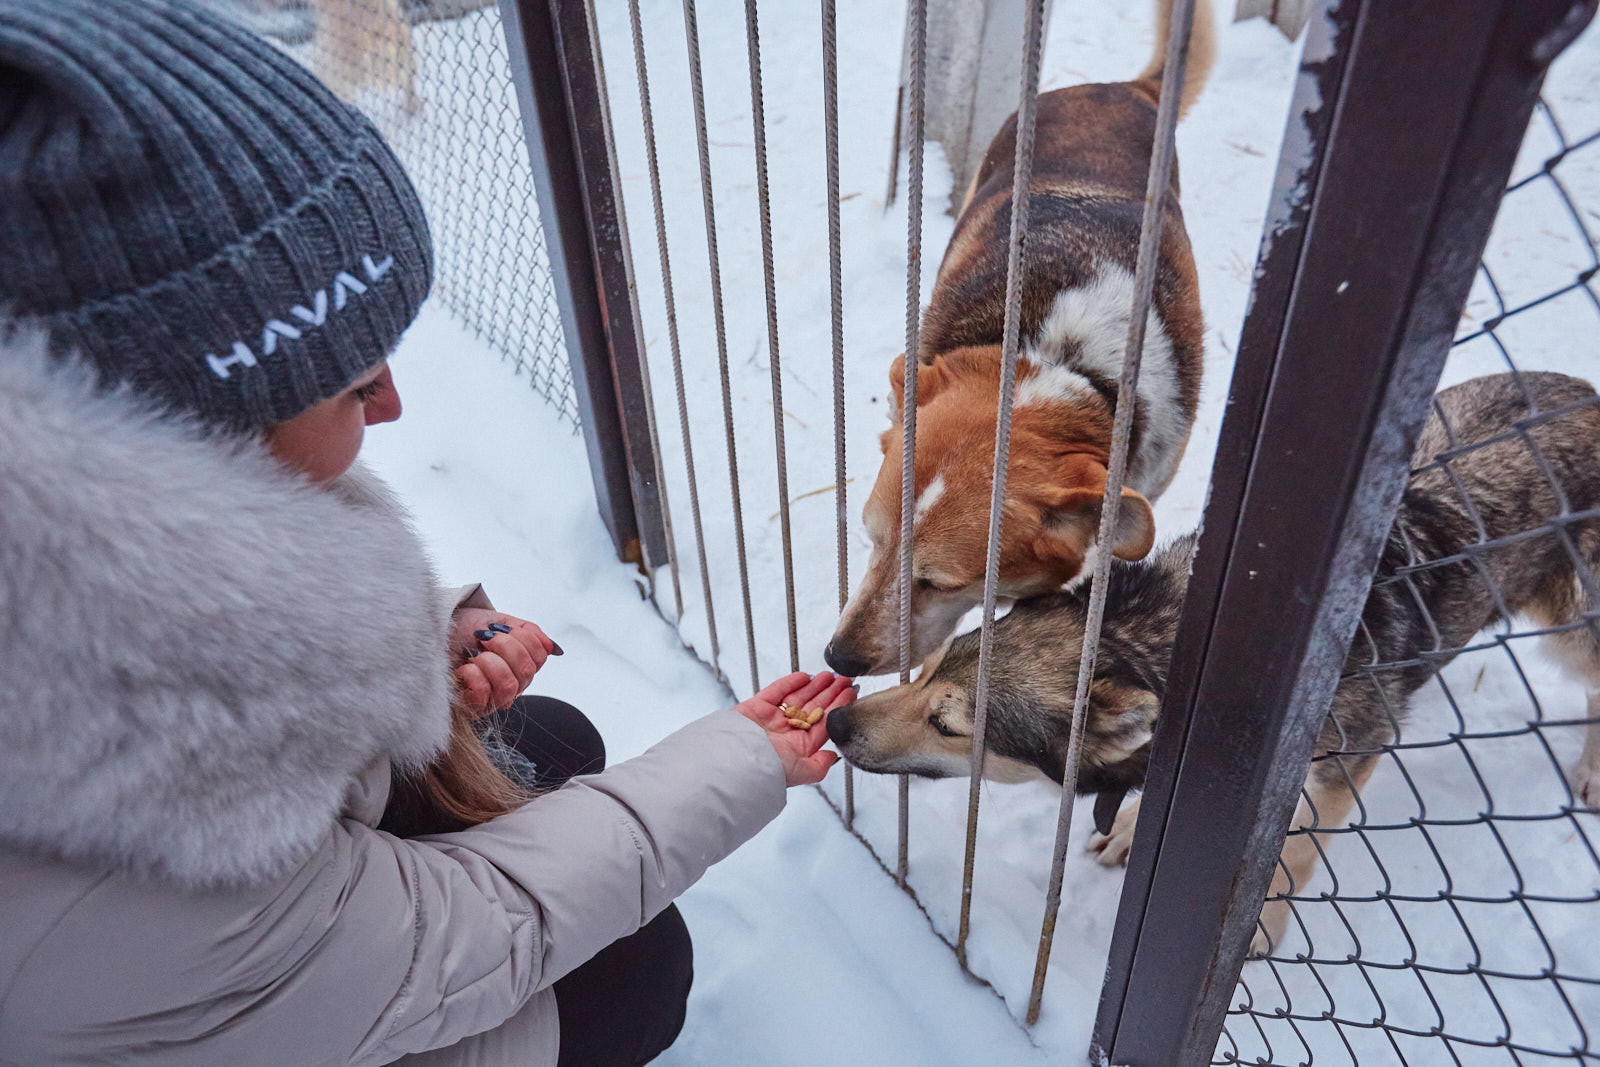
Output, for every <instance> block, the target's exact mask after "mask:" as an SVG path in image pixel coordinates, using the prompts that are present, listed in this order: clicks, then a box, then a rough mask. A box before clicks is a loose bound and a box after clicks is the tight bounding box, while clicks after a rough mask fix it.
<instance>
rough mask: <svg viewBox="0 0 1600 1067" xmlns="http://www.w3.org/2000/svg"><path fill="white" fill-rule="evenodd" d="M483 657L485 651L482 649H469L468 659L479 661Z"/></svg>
mask: <svg viewBox="0 0 1600 1067" xmlns="http://www.w3.org/2000/svg"><path fill="white" fill-rule="evenodd" d="M481 655H483V649H481V648H469V649H467V658H468V659H477V658H478V657H479V656H481Z"/></svg>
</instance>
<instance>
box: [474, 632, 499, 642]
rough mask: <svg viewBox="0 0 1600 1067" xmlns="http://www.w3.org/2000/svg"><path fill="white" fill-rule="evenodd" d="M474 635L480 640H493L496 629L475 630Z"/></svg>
mask: <svg viewBox="0 0 1600 1067" xmlns="http://www.w3.org/2000/svg"><path fill="white" fill-rule="evenodd" d="M472 636H473V637H476V638H477V639H478V640H479V641H493V640H494V631H493V630H474V631H473V633H472Z"/></svg>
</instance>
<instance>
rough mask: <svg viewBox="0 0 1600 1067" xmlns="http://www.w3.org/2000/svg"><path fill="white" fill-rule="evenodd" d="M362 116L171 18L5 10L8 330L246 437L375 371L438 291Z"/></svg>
mask: <svg viewBox="0 0 1600 1067" xmlns="http://www.w3.org/2000/svg"><path fill="white" fill-rule="evenodd" d="M432 260H433V254H432V247H431V244H430V241H429V236H428V229H427V223H426V221H425V220H424V218H423V214H422V205H421V204H420V203H419V202H418V200H417V195H416V192H415V190H413V189H412V187H411V183H410V182H409V181H408V180H407V179H406V176H405V174H404V172H403V171H402V170H401V168H400V163H399V161H398V160H396V159H395V157H394V154H393V153H392V152H391V151H390V150H389V148H388V146H387V145H385V144H384V142H383V139H382V138H381V137H380V136H379V135H378V132H377V131H376V130H375V129H374V128H373V127H372V125H371V123H369V122H368V121H367V120H366V118H365V117H363V116H362V115H361V114H360V113H359V112H357V111H356V110H354V109H353V108H350V107H348V106H346V105H345V104H343V103H341V102H340V101H339V100H338V99H337V98H335V97H334V96H333V94H332V93H330V92H329V91H328V90H327V89H326V88H325V87H324V86H323V85H322V84H321V83H320V82H318V81H317V80H316V79H315V78H313V77H312V76H311V75H310V74H309V73H307V72H306V71H305V70H303V69H302V68H301V67H300V66H299V65H298V64H296V63H295V62H294V61H293V60H291V59H289V58H288V57H286V56H284V55H283V54H282V53H280V52H279V51H277V49H275V48H273V47H272V46H271V45H269V44H267V43H265V42H264V41H262V40H260V39H258V38H256V37H254V36H252V35H251V34H250V33H248V32H247V31H245V30H243V29H241V28H239V27H238V26H236V25H233V24H231V23H229V22H227V21H225V20H223V19H220V18H218V17H216V16H215V15H212V14H210V13H208V12H206V11H204V10H201V9H198V8H196V7H194V6H191V5H189V4H187V3H183V2H181V0H0V314H3V315H4V316H5V317H6V318H7V319H9V320H11V325H13V326H15V325H17V324H38V325H41V326H42V327H43V328H44V329H46V330H47V331H48V333H49V336H50V339H51V343H52V347H53V348H54V349H55V350H57V351H68V350H73V351H77V352H80V353H82V354H83V355H84V356H86V357H87V358H88V359H89V361H90V362H92V363H93V364H94V365H95V367H96V368H97V369H98V371H99V373H100V375H101V378H102V381H103V382H104V383H105V384H106V385H107V386H115V385H118V384H122V383H126V384H127V385H129V386H131V387H132V388H133V389H134V390H136V391H137V392H139V393H142V394H144V395H146V396H148V397H151V398H153V399H155V400H157V401H159V402H160V403H162V404H163V405H165V406H166V407H168V408H170V409H173V410H176V411H179V412H185V413H190V414H194V415H197V416H199V417H200V418H201V419H202V420H204V421H205V422H207V423H210V424H212V425H214V426H218V427H222V428H226V429H229V430H236V431H249V430H254V429H258V428H260V427H263V426H267V425H270V424H272V423H275V422H281V421H283V420H285V419H288V418H290V417H292V416H294V415H296V414H298V413H299V412H301V411H304V410H305V409H306V408H308V407H310V406H311V405H313V404H315V403H317V402H318V401H320V400H324V399H326V398H328V397H330V396H333V395H334V394H336V393H338V392H339V391H341V390H342V389H344V388H345V387H346V386H348V385H349V384H350V382H352V381H354V380H355V379H356V378H358V377H359V376H360V375H361V374H362V373H363V372H365V371H367V370H369V369H370V368H372V367H373V366H374V365H376V364H377V362H378V361H379V360H381V359H383V358H384V357H385V356H387V355H388V354H389V352H390V350H391V349H392V348H393V347H394V344H395V342H396V341H398V340H399V338H400V334H401V333H402V332H403V331H404V330H405V328H406V327H407V326H408V325H410V323H411V320H412V319H413V318H414V317H415V316H416V313H417V308H418V306H419V305H420V304H421V303H422V300H423V297H425V296H426V295H427V292H428V287H429V284H430V282H431V279H432V267H433V263H432Z"/></svg>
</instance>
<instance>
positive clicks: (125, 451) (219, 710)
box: [0, 0, 853, 1065]
mask: <svg viewBox="0 0 1600 1067" xmlns="http://www.w3.org/2000/svg"><path fill="white" fill-rule="evenodd" d="M430 272H431V250H430V246H429V241H428V234H427V229H426V225H425V223H424V220H423V217H422V212H421V209H420V206H419V204H418V202H417V199H416V196H415V193H414V192H413V190H412V189H411V187H410V185H409V183H408V182H407V181H406V179H405V176H404V175H403V173H402V172H401V170H400V167H399V165H398V164H397V162H396V161H395V159H394V157H393V156H392V155H391V154H390V152H389V150H388V149H387V147H386V146H385V145H384V144H383V143H382V141H381V140H380V139H379V138H378V136H377V135H376V133H375V132H374V131H373V130H372V128H371V127H370V126H369V125H368V124H367V123H366V122H365V121H364V120H363V119H362V118H361V117H360V116H359V115H358V114H356V113H355V112H353V111H351V110H350V109H348V108H346V107H344V106H343V105H341V104H340V103H339V102H338V101H337V100H335V99H334V98H333V97H332V96H331V95H329V94H328V93H327V91H326V90H325V89H324V88H323V87H322V86H320V85H319V84H318V83H316V82H315V81H314V80H313V79H311V78H310V77H309V76H308V75H307V74H305V73H304V72H303V71H302V70H301V69H300V68H299V67H297V66H296V65H295V64H293V63H292V62H290V61H288V60H287V59H285V58H283V57H282V56H280V55H279V54H278V53H277V52H275V51H274V50H272V49H271V48H269V47H267V46H264V45H262V44H260V43H258V42H257V41H255V40H254V39H253V38H251V37H249V36H248V35H246V34H244V33H242V32H240V31H238V30H236V29H234V28H232V27H230V26H229V25H227V24H224V23H222V22H220V21H218V20H215V19H213V18H211V17H208V16H206V15H204V14H202V13H199V12H196V11H194V10H192V9H190V8H188V7H185V6H182V5H180V4H178V3H175V2H172V0H6V3H5V4H3V5H0V307H5V308H8V309H9V311H8V312H7V315H8V322H9V325H8V327H7V329H6V330H5V339H4V341H3V342H0V677H3V678H4V686H3V687H0V899H3V900H4V902H5V911H6V915H5V919H4V922H3V923H0V1061H4V1062H7V1063H11V1062H15V1063H26V1064H34V1063H55V1062H87V1061H93V1062H116V1063H161V1064H169V1063H172V1064H206V1065H211V1064H224V1063H226V1064H248V1063H264V1064H266V1063H270V1064H296V1065H301V1064H334V1063H341V1064H342V1063H362V1064H367V1063H387V1062H392V1061H395V1060H397V1059H401V1058H403V1057H409V1056H417V1057H418V1058H419V1060H426V1061H428V1062H439V1063H478V1064H501V1063H507V1064H510V1063H515V1064H551V1063H574V1064H575V1063H602V1064H608V1063H640V1062H644V1061H645V1060H648V1059H649V1058H651V1057H652V1056H653V1055H655V1054H656V1053H657V1052H659V1051H660V1050H661V1049H662V1048H663V1047H665V1045H666V1044H668V1043H670V1041H671V1040H672V1038H673V1036H675V1034H676V1032H677V1028H678V1026H679V1025H680V1024H681V1020H682V1012H683V998H684V996H685V995H686V993H687V987H688V981H689V956H688V942H687V937H686V935H685V934H684V933H683V930H682V925H681V920H678V919H677V917H676V913H675V912H673V911H671V910H669V908H670V902H671V901H672V899H673V898H674V897H675V896H676V895H677V894H678V893H680V892H682V891H683V890H684V889H685V888H687V887H688V886H689V885H690V884H692V883H693V882H694V881H695V880H696V879H697V878H698V877H699V876H700V875H701V874H702V873H703V872H704V871H705V869H706V868H707V867H708V866H709V865H710V864H712V863H714V862H716V861H717V860H719V859H721V858H722V857H724V856H726V855H727V854H728V853H729V852H731V851H732V850H733V849H734V848H736V847H737V846H738V845H739V844H741V843H742V842H743V841H745V840H746V839H747V838H749V837H750V836H751V835H752V834H754V833H755V832H756V831H757V830H758V829H759V828H760V827H762V826H763V825H765V824H766V823H767V822H768V821H769V820H771V819H772V818H773V817H774V816H775V815H776V814H777V813H778V811H779V810H780V809H781V808H782V806H783V802H784V789H785V787H786V786H791V785H795V784H799V783H803V782H815V781H818V780H820V779H821V777H822V776H823V775H824V774H825V773H826V772H827V770H828V767H829V766H830V765H831V763H832V762H833V760H834V759H835V758H836V757H835V756H834V755H833V754H831V753H826V752H822V751H820V748H821V745H822V743H823V742H824V740H825V734H824V729H823V727H822V726H821V725H820V724H819V725H817V726H814V727H812V728H810V729H808V730H795V729H792V728H790V727H789V726H788V725H787V724H786V722H785V721H784V718H783V716H782V714H781V712H780V711H779V709H778V706H777V705H779V704H781V703H784V702H790V703H797V704H800V705H802V706H805V707H820V706H832V705H838V704H842V703H845V702H848V701H849V700H850V699H851V698H852V697H853V690H852V689H851V688H850V687H849V680H848V679H841V678H834V677H833V676H831V675H827V674H822V675H818V676H816V677H814V678H813V677H809V676H807V675H804V674H797V675H791V676H790V677H788V678H785V679H782V680H781V681H779V682H777V683H775V684H774V685H772V686H769V687H768V688H767V689H766V690H764V691H763V692H762V693H761V694H759V695H758V696H756V697H755V698H752V699H751V700H749V701H746V702H745V703H743V704H741V705H739V706H738V707H737V708H734V709H730V710H728V711H722V712H717V713H715V714H712V715H709V716H707V717H706V718H704V719H701V720H699V721H698V722H695V723H692V724H691V725H689V726H687V727H685V728H684V729H683V730H680V731H679V732H678V733H676V734H673V735H672V736H670V737H668V738H667V739H666V740H664V741H662V742H661V743H660V744H659V745H657V746H656V747H655V748H653V749H651V750H650V751H649V752H648V753H646V754H645V755H643V756H641V757H639V758H638V759H635V760H630V761H628V762H626V763H623V764H620V765H618V766H616V767H613V768H610V769H608V770H605V771H604V772H603V773H598V774H585V776H583V777H578V778H574V779H572V780H571V781H568V782H567V783H566V784H565V785H560V783H561V782H562V781H563V780H564V779H566V778H568V777H570V776H571V775H573V774H578V773H583V772H588V771H591V770H594V769H596V768H597V767H598V766H599V765H600V764H602V763H603V760H604V754H603V749H601V747H600V746H599V744H598V738H597V736H596V735H595V734H594V732H593V728H592V727H590V726H588V724H587V722H586V721H584V720H583V719H582V718H581V716H579V715H577V713H576V712H575V711H573V710H572V709H570V708H566V707H565V706H564V705H559V704H556V703H555V702H550V701H544V702H540V701H537V700H532V699H525V700H517V701H513V698H514V697H515V696H516V694H517V693H518V692H520V691H521V689H522V688H523V687H524V686H526V685H527V683H528V681H529V680H530V679H531V678H532V676H533V673H534V672H535V671H536V670H537V669H538V668H539V666H540V665H541V664H542V663H543V662H544V659H545V657H546V656H547V655H550V654H559V649H558V648H557V647H556V646H555V644H554V643H553V642H552V641H550V639H549V638H548V637H546V636H545V635H544V634H543V633H542V632H541V631H540V630H539V629H538V628H537V627H535V626H533V625H532V624H530V623H526V622H523V621H522V620H518V619H514V618H512V617H510V616H504V615H501V614H499V613H496V612H495V611H494V610H493V608H492V607H491V606H490V605H489V604H488V602H487V601H486V600H484V599H482V595H481V592H479V591H477V590H476V589H475V588H474V589H469V590H466V591H443V590H441V589H440V588H439V587H438V586H437V584H436V582H435V580H434V578H433V575H432V573H431V571H430V569H429V565H428V562H427V560H426V558H425V557H424V555H423V553H422V550H421V549H420V547H419V545H418V543H417V540H416V538H415V537H414V536H413V535H412V533H411V532H410V530H409V529H408V528H407V526H406V524H405V522H404V520H403V517H402V515H401V513H400V511H399V509H398V507H397V506H396V505H395V503H394V502H393V501H392V500H391V499H390V498H389V496H388V495H387V493H386V491H385V490H384V488H383V487H382V486H381V485H380V484H379V483H377V482H376V480H375V479H374V478H373V477H372V476H371V475H370V474H367V473H365V472H363V471H362V470H361V468H360V467H359V466H352V463H353V461H354V458H355V455H356V452H357V450H358V449H359V447H360V443H361V438H362V434H363V431H364V428H365V427H366V426H367V425H371V424H374V423H379V422H385V421H389V420H391V419H393V418H397V417H398V416H399V414H400V403H399V397H398V395H397V394H396V393H395V390H394V384H393V381H392V379H391V378H390V376H389V372H388V368H387V364H386V363H385V357H386V355H387V354H388V353H389V352H390V351H391V350H392V348H393V346H394V344H395V342H396V341H397V340H398V338H399V336H400V334H401V332H402V331H403V330H404V329H405V328H406V326H407V325H408V324H409V323H410V321H411V319H412V318H413V316H414V315H415V313H416V309H417V306H418V304H419V303H420V302H421V300H422V299H423V297H424V295H425V294H426V292H427V289H428V286H429V282H430ZM474 429H475V430H477V429H481V428H474ZM491 624H492V626H491ZM508 703H510V704H512V707H511V709H510V711H508V712H506V713H505V717H504V718H503V722H502V725H503V726H504V727H505V728H506V729H507V730H508V731H511V732H513V733H515V732H521V733H522V734H523V735H524V736H523V737H522V738H521V739H520V743H519V744H517V745H516V750H517V751H516V753H515V757H516V758H513V753H512V752H511V751H510V750H508V749H505V748H504V746H501V748H500V750H498V752H497V753H490V752H488V751H487V750H486V748H485V745H484V744H483V743H482V740H481V738H482V736H483V735H482V731H481V730H480V729H479V728H477V727H476V726H475V725H474V722H473V718H474V716H477V715H479V714H481V713H483V712H485V711H488V710H491V709H493V708H504V707H505V706H506V705H507V704H508ZM452 704H453V705H454V710H453V711H452ZM535 738H537V740H535ZM513 740H517V739H515V738H513ZM508 770H509V771H510V772H511V773H510V774H509V776H508V774H507V773H506V772H507V771H508ZM557 786H559V788H557ZM539 790H547V791H546V792H544V793H542V795H538V796H537V797H534V796H533V795H532V794H533V793H535V792H537V791H539ZM380 824H381V828H380ZM408 1062H409V1061H408Z"/></svg>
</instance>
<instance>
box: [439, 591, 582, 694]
mask: <svg viewBox="0 0 1600 1067" xmlns="http://www.w3.org/2000/svg"><path fill="white" fill-rule="evenodd" d="M450 643H451V646H452V649H453V651H452V655H451V660H452V662H454V663H456V664H457V666H456V669H455V676H456V689H457V693H456V703H457V704H458V705H460V707H461V708H462V709H463V710H465V711H467V712H468V713H470V714H472V715H474V716H483V715H488V714H489V713H490V712H493V711H498V710H500V709H501V708H506V707H510V706H511V702H512V701H513V700H515V699H517V697H518V696H520V695H521V693H522V691H523V690H524V689H526V688H528V683H529V682H531V681H533V676H534V675H535V674H537V673H538V672H539V668H540V667H543V666H544V661H545V660H546V659H548V658H549V657H551V656H559V655H561V646H560V645H558V644H556V643H555V642H554V641H552V640H550V638H549V637H547V636H546V635H545V632H544V631H543V630H541V629H539V628H538V627H537V626H535V625H534V624H533V623H531V622H527V621H526V620H524V619H519V618H517V617H516V616H514V615H507V614H505V613H504V612H499V611H493V610H490V609H488V608H461V609H459V610H457V611H456V614H455V618H454V619H453V620H452V621H451V634H450Z"/></svg>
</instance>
